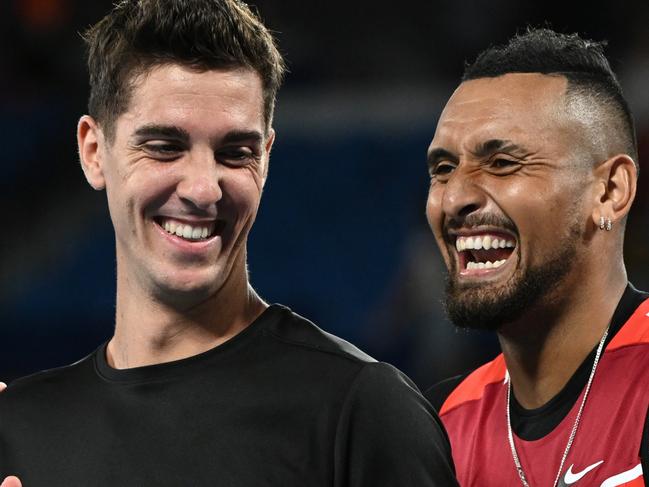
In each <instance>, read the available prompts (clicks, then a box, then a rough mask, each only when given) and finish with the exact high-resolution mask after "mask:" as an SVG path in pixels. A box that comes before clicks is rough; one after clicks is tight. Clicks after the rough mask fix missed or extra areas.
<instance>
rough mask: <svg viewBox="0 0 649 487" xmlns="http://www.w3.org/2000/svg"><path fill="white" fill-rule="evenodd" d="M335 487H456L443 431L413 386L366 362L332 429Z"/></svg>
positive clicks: (394, 371) (398, 375) (392, 370)
mask: <svg viewBox="0 0 649 487" xmlns="http://www.w3.org/2000/svg"><path fill="white" fill-rule="evenodd" d="M335 450H336V452H335V462H336V468H335V481H334V486H335V487H388V486H390V487H403V486H413V487H414V486H417V487H432V486H440V487H441V486H457V485H458V484H457V481H456V480H455V471H454V468H453V461H452V459H451V448H450V444H449V441H448V437H447V436H446V432H445V431H444V428H443V426H442V424H441V422H440V421H439V418H438V417H437V415H436V414H435V411H434V410H433V409H432V407H431V406H430V404H429V403H428V402H427V401H426V400H425V399H424V398H423V396H422V395H421V394H420V393H419V391H418V390H417V387H416V386H415V385H414V384H413V383H412V382H411V381H410V380H409V379H408V378H407V377H406V376H405V375H404V374H402V373H401V372H399V371H398V370H397V369H395V368H394V367H392V366H390V365H387V364H383V363H370V364H367V365H366V366H364V367H363V369H361V371H360V372H359V373H358V376H357V377H356V379H355V380H354V383H353V384H352V386H351V388H350V391H349V392H348V394H347V397H346V400H345V403H344V405H343V407H342V413H341V416H340V419H339V423H338V428H337V431H336V444H335Z"/></svg>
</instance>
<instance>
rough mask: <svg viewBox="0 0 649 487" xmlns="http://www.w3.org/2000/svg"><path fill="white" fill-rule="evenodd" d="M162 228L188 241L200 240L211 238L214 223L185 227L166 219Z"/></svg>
mask: <svg viewBox="0 0 649 487" xmlns="http://www.w3.org/2000/svg"><path fill="white" fill-rule="evenodd" d="M161 226H162V227H163V228H164V229H165V230H166V231H167V233H170V234H172V235H177V236H178V237H182V238H185V239H188V240H199V239H202V238H207V237H209V236H210V235H211V234H212V232H213V231H214V223H208V224H203V225H201V226H195V227H193V226H191V225H183V224H182V223H177V222H175V221H173V220H168V219H165V220H164V221H163V222H162V223H161Z"/></svg>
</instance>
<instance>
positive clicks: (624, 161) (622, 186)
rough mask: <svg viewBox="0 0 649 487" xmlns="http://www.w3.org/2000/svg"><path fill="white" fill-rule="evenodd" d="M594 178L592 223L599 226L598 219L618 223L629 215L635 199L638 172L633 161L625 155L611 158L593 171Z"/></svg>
mask: <svg viewBox="0 0 649 487" xmlns="http://www.w3.org/2000/svg"><path fill="white" fill-rule="evenodd" d="M595 178H596V181H597V194H596V196H597V201H596V204H595V208H594V209H593V214H592V218H593V222H594V223H595V225H598V226H599V221H600V217H604V218H610V219H611V220H612V221H613V222H619V221H620V220H622V219H623V218H624V217H625V216H626V215H627V214H628V213H629V210H630V209H631V204H632V203H633V200H634V198H635V192H636V185H637V180H638V172H637V168H636V165H635V163H634V162H633V159H631V157H629V156H628V155H626V154H619V155H616V156H614V157H611V158H610V159H608V160H606V161H604V162H603V163H601V164H600V165H599V166H598V167H597V168H596V169H595Z"/></svg>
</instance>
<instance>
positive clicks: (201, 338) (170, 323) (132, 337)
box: [106, 268, 268, 369]
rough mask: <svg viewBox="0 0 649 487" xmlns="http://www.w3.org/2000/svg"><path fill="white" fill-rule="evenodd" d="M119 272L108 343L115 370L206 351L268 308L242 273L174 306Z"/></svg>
mask: <svg viewBox="0 0 649 487" xmlns="http://www.w3.org/2000/svg"><path fill="white" fill-rule="evenodd" d="M133 283H134V281H133V280H131V279H120V278H119V273H118V285H117V310H116V311H117V312H116V323H115V334H114V336H113V338H112V339H111V340H110V342H109V344H108V347H107V351H106V354H107V360H108V363H109V364H110V365H111V366H112V367H114V368H117V369H125V368H132V367H142V366H146V365H154V364H160V363H164V362H170V361H173V360H180V359H183V358H187V357H191V356H194V355H197V354H200V353H202V352H205V351H207V350H209V349H211V348H214V347H215V346H218V345H220V344H222V343H224V342H226V341H227V340H229V339H230V338H232V337H233V336H235V335H237V334H238V333H240V332H241V331H243V330H244V329H245V328H246V327H247V326H248V325H250V324H251V323H252V322H253V321H254V320H255V319H256V318H257V317H259V315H261V313H262V312H263V311H264V310H265V309H266V308H267V307H268V305H267V304H266V303H264V301H262V299H261V298H260V297H259V296H258V295H257V294H256V293H255V291H254V290H253V289H252V287H250V285H249V283H248V279H247V276H246V273H245V268H244V269H243V272H240V273H236V275H235V272H234V270H233V272H232V275H231V276H229V278H228V280H227V281H226V282H225V283H224V284H223V286H222V287H221V289H219V290H218V291H217V292H216V293H215V294H214V295H212V296H209V297H207V298H206V299H204V300H203V301H200V302H197V303H195V304H193V305H189V306H188V305H185V306H183V307H178V306H175V305H174V304H170V303H169V302H163V301H162V300H160V299H156V298H155V297H153V296H151V295H150V294H147V293H145V292H142V289H141V288H138V287H137V286H135V285H133Z"/></svg>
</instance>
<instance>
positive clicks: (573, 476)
mask: <svg viewBox="0 0 649 487" xmlns="http://www.w3.org/2000/svg"><path fill="white" fill-rule="evenodd" d="M602 463H604V460H600V461H599V462H597V463H593V464H592V465H590V466H588V467H586V468H585V469H583V470H582V471H580V472H577V473H572V467H574V466H575V465H574V464H573V465H570V466H569V467H568V471H567V472H566V476H565V477H564V478H563V481H564V482H565V483H566V485H570V484H574V483H575V482H577V481H578V480H581V478H582V477H583V476H584V475H586V474H587V473H588V472H590V471H591V470H593V469H594V468H597V467H599V466H600V465H601V464H602Z"/></svg>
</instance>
